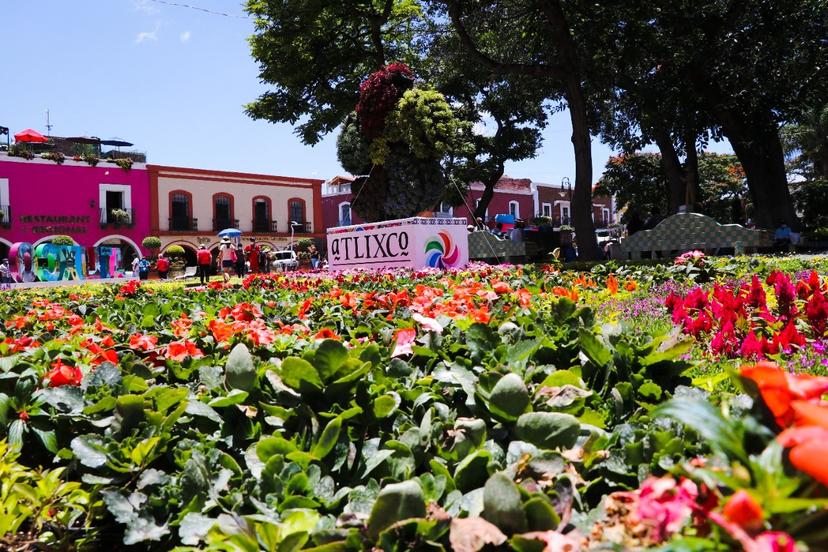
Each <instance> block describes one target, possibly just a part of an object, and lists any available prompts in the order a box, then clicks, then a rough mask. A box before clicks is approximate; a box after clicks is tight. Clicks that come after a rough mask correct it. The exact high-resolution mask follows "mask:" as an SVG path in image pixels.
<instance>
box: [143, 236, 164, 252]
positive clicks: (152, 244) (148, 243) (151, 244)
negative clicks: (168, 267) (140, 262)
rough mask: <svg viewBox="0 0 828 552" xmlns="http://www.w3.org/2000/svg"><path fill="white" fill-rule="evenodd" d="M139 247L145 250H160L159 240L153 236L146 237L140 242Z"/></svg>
mask: <svg viewBox="0 0 828 552" xmlns="http://www.w3.org/2000/svg"><path fill="white" fill-rule="evenodd" d="M141 245H143V246H144V247H146V248H147V249H161V238H157V237H155V236H147V237H146V238H144V239H143V240H141Z"/></svg>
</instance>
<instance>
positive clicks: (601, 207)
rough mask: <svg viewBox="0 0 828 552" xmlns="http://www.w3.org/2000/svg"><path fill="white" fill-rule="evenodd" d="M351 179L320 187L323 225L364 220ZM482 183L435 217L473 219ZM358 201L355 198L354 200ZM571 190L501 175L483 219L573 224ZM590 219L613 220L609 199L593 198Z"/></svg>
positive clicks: (600, 225)
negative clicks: (537, 219) (506, 216)
mask: <svg viewBox="0 0 828 552" xmlns="http://www.w3.org/2000/svg"><path fill="white" fill-rule="evenodd" d="M351 182H352V179H351V178H349V177H346V176H337V177H334V178H332V179H330V180H328V181H327V182H325V183H324V184H323V186H322V213H323V221H324V226H325V228H332V227H335V226H350V225H352V224H361V223H363V222H364V221H363V220H362V219H360V218H359V215H357V214H356V212H353V211H352V210H351V202H352V201H353V196H352V193H351ZM483 191H484V186H483V184H482V183H480V182H473V183H472V184H471V185H470V186H469V192H468V193H467V194H466V197H465V198H464V202H463V203H462V204H460V205H456V206H451V205H447V204H441V205H439V206H437V209H436V210H435V211H434V215H435V216H438V217H439V216H445V217H465V218H466V219H467V220H468V221H469V222H470V223H471V222H472V220H473V219H474V216H473V213H472V212H470V209H471V210H472V211H473V210H475V209H476V208H477V205H478V203H479V201H480V198H481V197H483ZM357 201H358V199H357ZM571 201H572V190H571V189H568V188H565V187H564V186H562V185H553V184H546V183H542V182H532V180H530V179H528V178H510V177H507V176H504V177H503V178H501V179H500V180H499V181H498V182H497V184H496V185H495V189H494V194H493V195H492V199H491V201H490V202H489V206H488V208H487V209H486V214H485V217H484V222H485V223H486V224H488V225H489V226H494V224H495V223H494V218H495V215H498V214H511V215H514V216H515V218H518V219H523V220H527V221H528V220H529V219H531V218H534V217H541V216H543V217H549V218H551V219H552V220H553V222H554V226H555V227H559V226H561V225H565V224H567V225H568V224H572V220H571V207H570V204H571ZM592 220H593V222H594V223H595V227H596V228H605V227H607V226H609V225H610V224H612V223H613V222H614V221H615V211H614V208H613V202H612V198H610V197H596V198H593V204H592Z"/></svg>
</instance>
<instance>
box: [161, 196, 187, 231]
mask: <svg viewBox="0 0 828 552" xmlns="http://www.w3.org/2000/svg"><path fill="white" fill-rule="evenodd" d="M175 197H185V198H186V199H187V226H188V227H187V228H186V229H185V230H190V228H189V225H190V221H191V220H193V194H192V193H191V192H188V191H187V190H170V193H169V194H168V196H167V198H168V200H169V211H168V213H169V216H170V220H169V230H173V231H175V230H176V229H174V228H173V224H172V221H173V219H174V218H176V217H174V216H173V203H174V202H173V199H174V198H175Z"/></svg>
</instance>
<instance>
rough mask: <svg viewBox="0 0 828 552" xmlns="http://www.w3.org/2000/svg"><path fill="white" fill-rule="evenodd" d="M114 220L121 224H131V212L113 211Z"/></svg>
mask: <svg viewBox="0 0 828 552" xmlns="http://www.w3.org/2000/svg"><path fill="white" fill-rule="evenodd" d="M111 214H112V218H113V219H114V221H115V222H117V223H119V224H126V223H128V222H129V212H127V211H125V210H124V209H113V210H112V213H111Z"/></svg>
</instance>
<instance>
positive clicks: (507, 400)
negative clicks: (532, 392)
mask: <svg viewBox="0 0 828 552" xmlns="http://www.w3.org/2000/svg"><path fill="white" fill-rule="evenodd" d="M528 406H529V390H528V389H527V388H526V384H525V383H523V378H521V377H520V376H519V375H517V374H515V373H509V374H506V375H505V376H503V377H502V378H500V380H498V382H497V383H496V384H495V386H494V387H493V388H492V392H491V395H490V396H489V410H490V411H491V412H492V414H494V415H495V417H497V418H499V419H501V420H506V421H509V422H512V421H514V420H516V419H517V417H518V416H520V415H521V414H523V413H524V412H525V411H526V408H527V407H528Z"/></svg>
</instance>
